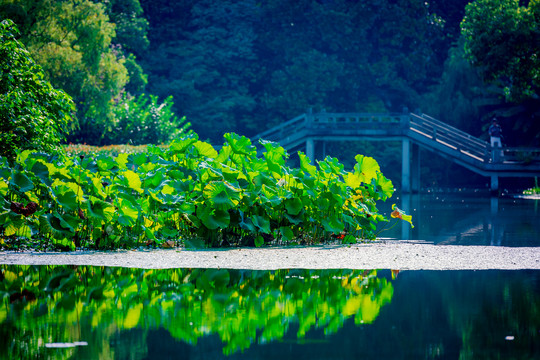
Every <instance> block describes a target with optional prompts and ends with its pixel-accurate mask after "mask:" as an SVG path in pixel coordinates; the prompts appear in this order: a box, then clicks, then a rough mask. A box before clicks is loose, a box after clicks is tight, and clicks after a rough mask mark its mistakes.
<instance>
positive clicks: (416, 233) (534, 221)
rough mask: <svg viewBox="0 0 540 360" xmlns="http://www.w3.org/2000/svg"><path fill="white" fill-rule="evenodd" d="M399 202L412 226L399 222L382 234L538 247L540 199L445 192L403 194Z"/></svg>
mask: <svg viewBox="0 0 540 360" xmlns="http://www.w3.org/2000/svg"><path fill="white" fill-rule="evenodd" d="M398 201H399V202H400V205H401V208H402V209H403V210H405V211H406V212H407V213H409V214H411V215H412V216H413V223H414V225H415V227H414V228H411V227H410V225H409V224H408V223H406V222H401V223H400V224H399V226H398V227H395V228H393V229H391V230H389V231H383V232H381V233H380V236H381V237H390V238H395V239H405V240H422V241H428V242H433V243H435V244H440V245H491V246H540V222H539V221H538V219H539V218H540V209H539V204H540V200H532V199H515V198H508V197H503V198H497V197H491V198H490V197H475V196H471V195H470V194H459V193H445V194H427V195H426V194H421V195H419V194H413V195H410V194H403V195H402V196H400V197H399V200H398ZM385 206H388V209H384V208H383V211H385V210H386V212H388V213H389V205H388V204H385Z"/></svg>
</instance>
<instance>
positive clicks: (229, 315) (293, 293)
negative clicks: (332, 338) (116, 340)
mask: <svg viewBox="0 0 540 360" xmlns="http://www.w3.org/2000/svg"><path fill="white" fill-rule="evenodd" d="M2 269H3V274H4V279H5V280H4V281H2V282H0V295H1V294H5V293H7V292H13V291H18V292H20V291H22V289H28V290H30V291H32V292H33V293H35V294H36V297H37V299H38V301H33V302H30V303H27V304H26V305H25V306H24V307H22V306H18V307H16V306H11V305H10V304H9V303H6V301H7V300H6V299H8V298H9V296H8V297H6V296H3V297H2V298H3V299H4V300H3V301H4V304H3V305H4V306H3V307H1V309H7V311H0V322H1V324H2V326H7V327H6V328H8V327H9V326H15V327H24V328H25V329H29V330H30V331H32V332H33V333H34V334H35V336H36V337H39V338H48V339H51V341H52V342H58V343H70V342H71V343H72V342H74V341H77V340H78V339H77V338H76V339H73V338H72V337H71V334H72V333H73V329H72V326H73V324H79V325H78V326H82V324H88V326H90V328H89V329H85V328H82V329H79V330H77V331H76V332H77V333H78V332H82V333H87V332H92V333H93V334H94V333H95V335H92V336H86V337H85V339H87V338H88V339H90V340H89V346H88V348H87V349H101V348H102V344H103V342H105V343H108V342H110V341H111V337H112V336H113V334H112V333H111V332H110V330H111V329H113V328H118V330H119V331H123V330H129V329H135V328H139V329H142V331H143V332H148V331H149V330H151V329H155V328H156V326H157V327H162V328H164V329H166V330H168V331H169V333H170V334H171V336H172V337H174V338H176V339H178V340H181V341H184V342H186V343H188V344H197V341H198V339H199V338H202V337H204V336H207V335H211V334H216V335H219V337H220V339H221V340H222V341H223V343H224V349H223V352H224V353H225V354H232V353H234V352H237V351H243V350H245V349H247V348H249V347H250V346H251V344H253V343H254V342H258V343H266V342H270V341H275V340H278V339H282V338H283V337H284V336H285V334H286V333H287V331H288V329H289V327H290V325H291V324H294V323H297V324H298V332H297V337H298V338H303V337H305V336H307V334H308V333H309V331H310V330H311V329H313V328H320V329H323V330H324V332H325V333H326V334H330V333H335V332H336V331H337V330H339V329H340V328H341V327H343V325H344V323H345V321H346V320H347V319H348V318H351V317H354V321H355V323H356V324H362V323H364V324H366V323H371V322H373V321H374V320H375V318H376V317H377V316H378V314H379V310H380V308H381V307H382V306H383V305H384V304H386V303H388V302H389V301H390V300H391V298H392V294H393V287H392V284H391V283H390V282H388V281H387V280H386V279H385V278H379V277H377V276H376V272H375V271H370V272H367V271H361V270H354V271H352V270H322V271H315V270H291V271H288V270H277V271H242V270H226V269H206V270H205V269H170V270H144V269H126V268H99V267H85V266H80V267H75V268H73V267H67V266H58V267H39V268H36V267H32V268H31V267H20V266H19V267H18V266H7V265H3V266H2ZM43 284H46V286H45V285H43ZM45 288H46V289H47V291H44V290H43V289H45ZM65 289H69V291H67V292H66V291H64V290H65ZM27 312H30V313H34V314H36V313H37V312H43V313H44V315H43V316H40V317H32V316H27V315H26V313H27ZM51 329H55V330H54V331H53V334H52V335H51ZM10 334H13V335H12V336H13V341H15V342H16V343H17V342H21V343H22V342H25V341H26V340H25V339H24V338H23V335H18V332H17V331H11V332H10ZM10 336H11V335H10ZM51 336H53V337H52V338H51ZM144 338H146V337H144ZM10 341H11V339H10ZM25 343H26V342H25ZM34 349H35V350H33V351H34V353H33V354H32V356H31V357H32V358H35V357H40V356H41V355H40V354H41V353H40V351H42V350H39V349H40V348H39V346H36V347H35V348H34ZM92 351H99V350H92ZM17 355H18V354H13V356H15V357H18V356H17ZM98 355H102V354H97V355H96V356H97V357H99V356H98ZM1 357H2V354H1V350H0V358H1Z"/></svg>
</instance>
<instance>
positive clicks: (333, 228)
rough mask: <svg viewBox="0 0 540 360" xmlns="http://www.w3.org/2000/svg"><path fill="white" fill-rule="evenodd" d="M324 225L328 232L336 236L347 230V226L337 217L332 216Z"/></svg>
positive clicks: (323, 222) (324, 221) (325, 220)
mask: <svg viewBox="0 0 540 360" xmlns="http://www.w3.org/2000/svg"><path fill="white" fill-rule="evenodd" d="M322 224H323V226H324V229H325V230H326V231H329V232H332V233H334V234H339V233H340V232H342V231H343V230H344V229H345V224H343V221H341V220H340V219H339V218H338V217H337V216H335V215H330V216H328V217H327V218H325V219H323V220H322Z"/></svg>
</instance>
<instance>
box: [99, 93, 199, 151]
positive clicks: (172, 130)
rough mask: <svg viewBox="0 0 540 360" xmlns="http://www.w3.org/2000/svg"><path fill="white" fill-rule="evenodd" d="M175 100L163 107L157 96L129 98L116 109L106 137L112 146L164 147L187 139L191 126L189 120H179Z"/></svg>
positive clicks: (164, 103)
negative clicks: (181, 138)
mask: <svg viewBox="0 0 540 360" xmlns="http://www.w3.org/2000/svg"><path fill="white" fill-rule="evenodd" d="M173 105H174V103H173V100H172V97H171V96H169V97H168V98H166V99H165V100H164V101H163V103H159V101H158V98H157V96H154V95H145V94H141V95H139V96H137V97H133V96H129V95H125V96H124V97H122V100H121V101H120V102H119V103H118V104H117V105H116V106H115V107H114V108H113V112H114V113H113V118H114V120H113V124H112V126H111V129H110V130H109V131H108V132H106V133H105V134H104V139H103V140H102V142H103V143H108V144H133V145H143V144H163V143H169V142H170V141H171V140H172V139H175V138H177V137H179V136H183V135H185V134H186V133H187V132H188V129H189V127H190V126H191V124H190V123H188V122H186V119H185V117H182V118H180V119H178V118H177V117H176V116H175V115H174V113H173V111H172V107H173Z"/></svg>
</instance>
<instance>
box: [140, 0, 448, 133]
mask: <svg viewBox="0 0 540 360" xmlns="http://www.w3.org/2000/svg"><path fill="white" fill-rule="evenodd" d="M429 3H431V2H429ZM141 4H142V6H143V8H144V11H145V15H146V16H147V18H148V20H149V22H150V31H149V37H150V40H151V44H150V51H149V52H148V53H147V55H145V56H144V58H142V60H141V61H142V63H143V67H144V69H145V70H146V71H147V72H148V74H149V91H150V92H152V93H155V94H157V95H159V96H160V97H162V98H163V97H166V96H168V95H173V96H174V99H175V102H176V103H177V104H179V105H180V104H181V110H182V112H183V113H184V114H186V115H187V116H188V118H189V119H190V121H191V122H192V123H193V128H194V130H195V131H196V132H198V133H199V134H200V135H201V136H203V137H204V138H209V139H211V140H214V141H219V138H220V137H221V134H223V133H224V132H228V131H235V132H238V133H242V134H245V135H253V134H256V133H258V132H260V131H261V130H264V129H266V128H268V127H270V126H272V125H275V124H277V123H279V122H281V121H284V120H286V119H290V118H292V117H293V116H296V115H298V114H299V113H303V112H305V111H306V109H307V108H314V109H315V110H317V109H321V108H325V109H326V110H328V111H336V112H348V111H351V112H353V111H360V112H365V111H366V109H368V108H373V107H377V108H381V107H382V109H381V110H382V111H400V112H401V111H402V108H403V106H409V108H410V109H414V108H416V107H417V106H418V104H417V102H418V100H419V98H418V94H419V93H422V92H425V91H427V90H428V86H429V85H432V84H434V83H435V82H436V79H437V78H438V76H440V73H441V72H442V65H443V63H444V59H445V57H446V54H447V50H448V48H449V43H450V42H449V41H448V39H447V33H446V28H445V27H444V20H443V19H442V18H441V17H440V16H439V15H438V14H436V13H434V12H433V11H432V10H431V8H430V5H429V4H428V2H418V1H399V2H397V3H396V2H395V1H387V0H370V1H360V2H351V1H345V0H337V1H324V2H321V1H311V0H309V1H307V0H301V1H295V2H294V4H292V3H291V1H289V0H272V1H264V2H261V3H257V2H255V1H230V0H227V1H220V2H219V3H218V2H215V1H207V0H200V1H177V2H174V3H170V2H168V1H157V2H156V1H148V0H146V1H142V2H141ZM172 14H174V16H173V15H172ZM178 110H179V109H177V111H178Z"/></svg>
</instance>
